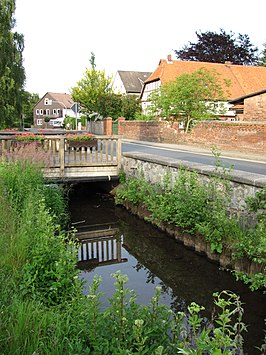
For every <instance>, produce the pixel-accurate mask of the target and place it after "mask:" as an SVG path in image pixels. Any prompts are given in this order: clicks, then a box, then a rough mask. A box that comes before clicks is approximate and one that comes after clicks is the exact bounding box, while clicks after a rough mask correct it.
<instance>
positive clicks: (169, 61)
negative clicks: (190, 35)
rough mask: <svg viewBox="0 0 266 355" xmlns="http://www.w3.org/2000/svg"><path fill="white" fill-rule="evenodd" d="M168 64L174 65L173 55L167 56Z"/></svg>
mask: <svg viewBox="0 0 266 355" xmlns="http://www.w3.org/2000/svg"><path fill="white" fill-rule="evenodd" d="M167 62H168V63H173V61H172V56H171V54H168V56H167Z"/></svg>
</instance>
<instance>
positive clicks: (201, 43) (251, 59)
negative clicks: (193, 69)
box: [174, 29, 258, 65]
mask: <svg viewBox="0 0 266 355" xmlns="http://www.w3.org/2000/svg"><path fill="white" fill-rule="evenodd" d="M196 36H197V42H196V43H191V42H189V44H188V45H185V46H184V47H183V48H182V49H180V50H175V51H174V52H175V54H176V56H177V58H178V59H181V60H191V61H196V62H211V63H225V62H226V61H230V62H232V63H233V64H239V65H256V64H257V62H258V55H257V52H258V48H257V47H254V46H253V44H252V43H251V42H250V39H249V36H248V35H247V34H244V35H242V34H240V33H239V34H238V36H237V37H235V34H234V33H233V32H231V31H230V32H229V33H226V32H225V30H223V29H220V33H217V32H212V31H206V32H196Z"/></svg>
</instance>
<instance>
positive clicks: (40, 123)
mask: <svg viewBox="0 0 266 355" xmlns="http://www.w3.org/2000/svg"><path fill="white" fill-rule="evenodd" d="M36 124H37V126H42V118H38V119H37V120H36Z"/></svg>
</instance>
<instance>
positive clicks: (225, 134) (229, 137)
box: [183, 122, 266, 152]
mask: <svg viewBox="0 0 266 355" xmlns="http://www.w3.org/2000/svg"><path fill="white" fill-rule="evenodd" d="M183 141H185V142H187V143H198V144H203V145H206V146H212V145H216V146H218V147H221V148H225V149H234V150H237V149H241V150H249V151H254V152H256V151H258V152H260V151H261V152H266V124H263V123H246V122H241V123H239V122H201V123H199V124H197V125H196V126H195V127H194V128H193V129H192V131H191V133H189V134H187V135H185V134H184V135H183Z"/></svg>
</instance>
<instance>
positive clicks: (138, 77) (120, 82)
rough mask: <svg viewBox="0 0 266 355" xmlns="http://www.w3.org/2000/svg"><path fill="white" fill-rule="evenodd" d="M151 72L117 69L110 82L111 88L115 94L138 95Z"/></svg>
mask: <svg viewBox="0 0 266 355" xmlns="http://www.w3.org/2000/svg"><path fill="white" fill-rule="evenodd" d="M151 74H152V73H151V72H139V71H123V70H118V71H117V72H116V74H115V76H114V79H113V82H112V88H113V90H114V92H115V93H116V94H122V95H123V94H125V95H137V96H139V95H140V93H141V90H142V87H143V84H144V81H145V80H147V79H148V77H149V76H150V75H151Z"/></svg>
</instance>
